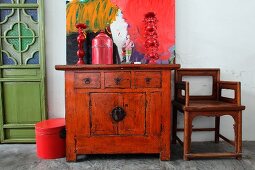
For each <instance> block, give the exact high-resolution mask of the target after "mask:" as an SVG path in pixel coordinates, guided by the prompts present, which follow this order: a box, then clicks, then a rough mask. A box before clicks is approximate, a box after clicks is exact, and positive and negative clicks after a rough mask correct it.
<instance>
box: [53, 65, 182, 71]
mask: <svg viewBox="0 0 255 170" xmlns="http://www.w3.org/2000/svg"><path fill="white" fill-rule="evenodd" d="M178 68H180V64H102V65H101V64H93V65H87V64H84V65H56V66H55V69H56V70H64V71H72V70H176V69H178Z"/></svg>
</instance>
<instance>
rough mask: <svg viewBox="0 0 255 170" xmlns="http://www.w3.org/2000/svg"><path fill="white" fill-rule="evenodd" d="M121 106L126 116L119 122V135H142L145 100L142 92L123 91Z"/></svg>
mask: <svg viewBox="0 0 255 170" xmlns="http://www.w3.org/2000/svg"><path fill="white" fill-rule="evenodd" d="M122 99H123V108H124V110H125V112H126V117H125V118H124V119H123V120H122V121H120V122H119V126H118V133H119V134H120V135H144V134H145V127H146V125H145V117H146V109H145V107H146V100H145V94H144V93H123V94H122Z"/></svg>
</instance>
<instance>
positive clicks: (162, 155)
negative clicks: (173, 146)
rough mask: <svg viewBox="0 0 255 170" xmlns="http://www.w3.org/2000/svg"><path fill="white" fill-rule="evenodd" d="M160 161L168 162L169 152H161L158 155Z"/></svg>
mask: <svg viewBox="0 0 255 170" xmlns="http://www.w3.org/2000/svg"><path fill="white" fill-rule="evenodd" d="M160 160H161V161H169V160H170V152H165V151H162V152H161V153H160Z"/></svg>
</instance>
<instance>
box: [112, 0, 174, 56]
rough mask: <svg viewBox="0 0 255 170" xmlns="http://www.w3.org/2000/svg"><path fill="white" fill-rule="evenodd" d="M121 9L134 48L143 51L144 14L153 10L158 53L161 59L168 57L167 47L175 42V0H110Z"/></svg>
mask: <svg viewBox="0 0 255 170" xmlns="http://www.w3.org/2000/svg"><path fill="white" fill-rule="evenodd" d="M111 1H112V2H113V3H115V4H116V5H118V7H119V8H120V9H121V10H122V13H123V17H124V19H125V20H126V22H127V23H128V24H129V26H128V33H129V34H130V37H131V40H132V41H134V43H135V48H136V50H137V51H139V52H141V53H143V54H144V53H145V48H144V41H145V37H144V27H145V25H144V23H143V20H144V15H145V14H146V13H148V12H154V13H155V14H156V17H157V19H158V21H159V22H158V23H157V26H158V30H157V33H158V40H159V54H160V56H161V57H160V58H161V59H163V60H164V59H168V58H169V56H170V52H169V49H170V48H171V47H172V46H173V45H174V44H175V1H174V0H111Z"/></svg>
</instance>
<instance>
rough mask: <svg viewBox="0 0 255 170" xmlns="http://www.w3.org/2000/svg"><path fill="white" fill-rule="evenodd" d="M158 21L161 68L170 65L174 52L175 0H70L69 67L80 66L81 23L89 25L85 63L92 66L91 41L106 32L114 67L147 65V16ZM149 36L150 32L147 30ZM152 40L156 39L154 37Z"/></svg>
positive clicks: (68, 16) (158, 60) (68, 7)
mask: <svg viewBox="0 0 255 170" xmlns="http://www.w3.org/2000/svg"><path fill="white" fill-rule="evenodd" d="M150 12H152V13H154V14H155V17H156V19H157V24H156V27H157V34H156V35H154V38H155V39H157V42H158V48H157V54H158V56H159V57H158V59H157V60H156V63H158V64H168V63H171V61H172V60H173V58H174V54H175V52H174V50H175V1H174V0H71V1H67V5H66V30H67V60H66V61H67V64H75V63H76V62H77V60H78V59H77V56H76V51H77V41H76V38H77V32H78V30H77V28H76V27H75V25H76V24H78V23H83V24H86V25H87V29H86V30H85V32H86V41H85V43H84V48H85V51H86V54H85V57H84V61H85V63H86V64H91V61H92V59H91V56H92V54H91V51H92V50H91V48H92V45H91V42H92V39H93V38H94V37H95V36H97V35H98V34H99V32H100V31H104V32H105V33H106V34H107V35H108V36H109V37H110V38H112V40H113V61H114V63H115V64H121V63H133V62H141V63H148V62H149V61H148V58H147V57H146V52H147V51H146V50H148V48H146V47H145V41H146V36H145V34H146V30H145V25H146V24H145V15H146V14H147V13H150ZM147 33H148V30H147ZM151 37H152V38H153V36H151Z"/></svg>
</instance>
